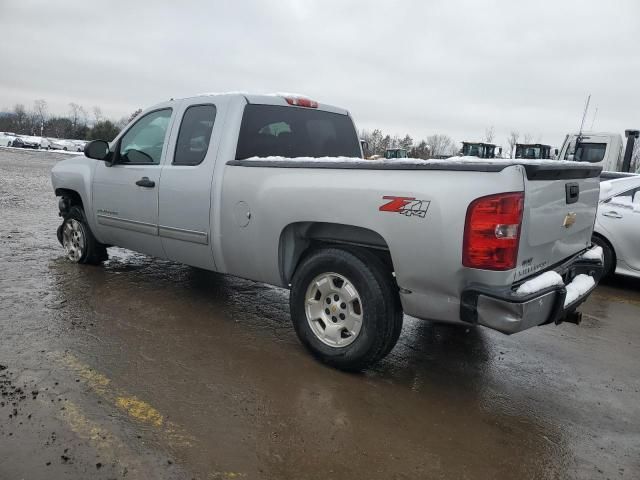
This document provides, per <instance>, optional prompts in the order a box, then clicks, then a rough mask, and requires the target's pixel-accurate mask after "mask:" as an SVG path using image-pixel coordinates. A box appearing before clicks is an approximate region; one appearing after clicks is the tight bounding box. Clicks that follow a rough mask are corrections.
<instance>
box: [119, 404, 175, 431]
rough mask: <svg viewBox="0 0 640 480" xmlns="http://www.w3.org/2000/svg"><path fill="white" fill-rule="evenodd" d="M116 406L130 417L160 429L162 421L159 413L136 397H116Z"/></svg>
mask: <svg viewBox="0 0 640 480" xmlns="http://www.w3.org/2000/svg"><path fill="white" fill-rule="evenodd" d="M116 406H118V407H120V408H121V409H122V410H124V411H125V412H127V413H128V414H129V415H130V416H132V417H133V418H135V419H136V420H139V421H141V422H144V423H150V424H151V425H154V426H156V427H161V426H162V423H163V421H164V419H163V418H162V415H160V412H158V410H156V409H155V408H153V407H152V406H151V405H149V404H148V403H147V402H143V401H142V400H139V399H138V398H136V397H118V398H116Z"/></svg>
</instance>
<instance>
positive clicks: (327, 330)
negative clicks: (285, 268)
mask: <svg viewBox="0 0 640 480" xmlns="http://www.w3.org/2000/svg"><path fill="white" fill-rule="evenodd" d="M291 285H292V286H291V296H290V307H291V318H292V321H293V325H294V327H295V330H296V333H297V335H298V338H299V339H300V341H301V342H302V343H303V345H305V347H307V349H309V350H310V351H311V353H312V354H313V355H314V356H316V357H317V358H319V359H320V360H321V361H323V362H325V363H327V364H329V365H331V366H333V367H336V368H340V369H343V370H352V371H353V370H362V369H364V368H366V367H368V366H370V365H372V364H374V363H375V362H377V361H379V360H380V359H382V358H383V357H384V356H385V355H387V354H388V353H389V352H390V351H391V349H392V348H393V347H394V345H395V344H396V342H397V341H398V337H399V335H400V331H401V330H402V310H401V308H400V303H399V299H398V293H397V289H396V287H395V283H394V281H393V277H392V276H391V273H390V271H388V269H386V268H385V267H384V264H383V263H382V261H380V260H379V259H378V258H377V257H376V256H375V255H373V254H371V253H370V252H368V251H366V250H357V249H340V248H326V249H323V250H318V251H316V252H314V253H312V254H311V255H309V256H308V257H307V258H305V259H304V260H303V261H302V262H301V264H300V266H299V267H298V269H297V270H296V273H295V275H294V277H293V280H292V284H291Z"/></svg>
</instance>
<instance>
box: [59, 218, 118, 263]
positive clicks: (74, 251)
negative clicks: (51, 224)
mask: <svg viewBox="0 0 640 480" xmlns="http://www.w3.org/2000/svg"><path fill="white" fill-rule="evenodd" d="M58 239H59V240H60V243H62V246H63V247H64V251H65V254H66V257H67V258H68V259H69V260H71V261H72V262H74V263H89V264H98V263H100V262H102V261H103V260H106V259H107V258H108V257H107V249H106V247H105V246H104V245H103V244H101V243H100V242H98V241H97V240H96V238H95V237H94V236H93V233H92V232H91V229H90V228H89V224H88V223H87V221H86V219H85V216H84V212H83V210H82V209H81V208H79V207H77V206H74V207H71V208H70V209H69V212H68V213H67V215H66V216H65V218H64V221H63V222H62V225H61V226H60V228H59V231H58Z"/></svg>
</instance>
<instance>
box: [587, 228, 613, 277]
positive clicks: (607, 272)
mask: <svg viewBox="0 0 640 480" xmlns="http://www.w3.org/2000/svg"><path fill="white" fill-rule="evenodd" d="M591 243H593V244H594V245H598V246H599V247H602V251H603V253H604V261H603V262H602V263H603V265H604V268H603V270H602V276H601V277H600V278H607V277H610V276H612V275H613V273H614V272H615V270H616V254H615V252H614V251H613V249H612V248H611V245H610V244H609V242H607V241H606V240H604V239H603V238H602V237H599V236H597V235H594V236H593V237H591Z"/></svg>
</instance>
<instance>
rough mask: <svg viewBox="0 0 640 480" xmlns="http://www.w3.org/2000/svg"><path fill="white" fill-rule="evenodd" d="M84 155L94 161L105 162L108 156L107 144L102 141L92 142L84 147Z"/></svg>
mask: <svg viewBox="0 0 640 480" xmlns="http://www.w3.org/2000/svg"><path fill="white" fill-rule="evenodd" d="M84 155H85V156H86V157H89V158H93V159H94V160H106V159H107V156H108V155H109V144H108V143H107V142H105V141H104V140H94V141H92V142H89V143H87V144H86V145H85V146H84Z"/></svg>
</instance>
